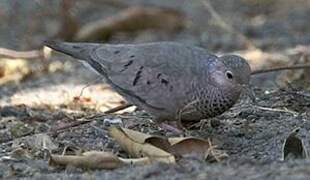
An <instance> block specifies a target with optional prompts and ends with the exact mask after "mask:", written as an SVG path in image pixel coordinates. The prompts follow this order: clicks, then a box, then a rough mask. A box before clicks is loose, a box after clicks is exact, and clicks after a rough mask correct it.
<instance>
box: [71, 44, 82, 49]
mask: <svg viewBox="0 0 310 180" xmlns="http://www.w3.org/2000/svg"><path fill="white" fill-rule="evenodd" d="M72 48H73V49H79V48H80V46H75V45H73V46H72Z"/></svg>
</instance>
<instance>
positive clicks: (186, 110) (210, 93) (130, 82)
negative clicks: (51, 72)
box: [45, 40, 251, 123]
mask: <svg viewBox="0 0 310 180" xmlns="http://www.w3.org/2000/svg"><path fill="white" fill-rule="evenodd" d="M45 45H46V46H48V47H50V48H51V49H54V50H55V51H59V52H62V53H64V54H67V55H69V56H72V57H73V58H75V59H78V60H80V61H81V62H82V63H83V64H86V65H87V66H88V67H90V68H91V69H92V70H94V71H95V72H96V73H98V74H99V75H101V76H102V77H103V79H104V80H105V82H106V83H107V84H109V85H110V86H111V87H112V88H113V89H114V90H115V91H116V92H118V93H119V94H120V95H121V96H123V97H124V99H126V101H128V102H129V103H132V104H134V105H136V106H137V107H139V108H141V109H143V110H145V111H146V112H148V113H149V114H150V115H151V116H152V117H153V119H154V120H155V121H156V122H158V123H162V122H176V121H179V122H189V121H191V122H196V121H200V120H202V119H208V118H213V117H215V116H218V115H220V114H222V113H224V112H225V111H227V110H228V109H230V108H231V107H232V106H233V105H234V104H235V103H236V102H237V101H238V99H239V97H240V95H241V93H242V91H243V89H244V88H243V87H244V86H247V85H248V84H249V80H250V75H251V68H250V65H249V64H248V62H247V61H246V60H245V59H244V58H242V57H240V56H237V55H232V54H228V55H222V56H216V55H214V54H212V53H210V52H208V51H207V50H205V49H204V48H201V47H196V46H191V45H186V44H182V43H177V42H149V43H141V44H101V43H85V42H61V41H56V40H50V41H46V42H45Z"/></svg>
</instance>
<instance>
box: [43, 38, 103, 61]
mask: <svg viewBox="0 0 310 180" xmlns="http://www.w3.org/2000/svg"><path fill="white" fill-rule="evenodd" d="M44 45H45V46H47V47H49V48H52V49H54V50H55V51H59V52H62V53H64V54H67V55H69V56H72V57H74V58H77V59H80V60H86V61H87V60H89V58H90V53H91V51H92V50H93V49H94V48H95V47H97V46H98V44H94V43H69V42H61V41H54V40H50V41H45V42H44Z"/></svg>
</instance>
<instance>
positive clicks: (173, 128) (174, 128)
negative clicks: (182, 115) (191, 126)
mask: <svg viewBox="0 0 310 180" xmlns="http://www.w3.org/2000/svg"><path fill="white" fill-rule="evenodd" d="M159 127H160V128H161V129H163V130H165V131H169V132H172V133H173V134H178V135H180V134H183V133H184V129H183V127H178V124H177V123H176V122H169V123H166V122H162V123H160V124H159Z"/></svg>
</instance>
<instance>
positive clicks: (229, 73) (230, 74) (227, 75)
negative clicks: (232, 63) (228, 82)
mask: <svg viewBox="0 0 310 180" xmlns="http://www.w3.org/2000/svg"><path fill="white" fill-rule="evenodd" d="M226 77H227V78H228V79H233V77H234V76H233V74H232V72H230V71H227V72H226Z"/></svg>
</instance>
